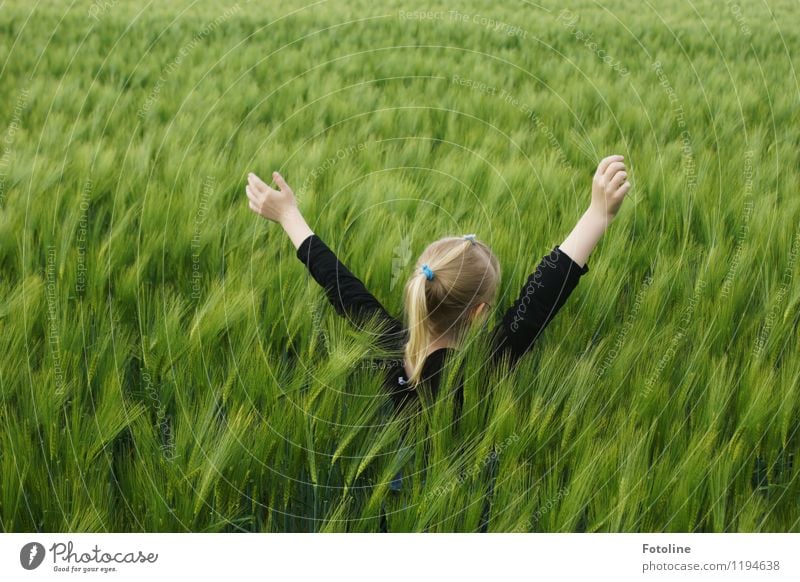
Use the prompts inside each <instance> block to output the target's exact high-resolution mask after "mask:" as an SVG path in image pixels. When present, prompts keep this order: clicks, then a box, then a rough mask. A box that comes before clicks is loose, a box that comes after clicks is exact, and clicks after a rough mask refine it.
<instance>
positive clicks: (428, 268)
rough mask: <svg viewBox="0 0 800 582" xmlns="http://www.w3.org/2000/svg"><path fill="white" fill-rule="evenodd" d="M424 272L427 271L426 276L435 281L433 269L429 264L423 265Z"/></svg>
mask: <svg viewBox="0 0 800 582" xmlns="http://www.w3.org/2000/svg"><path fill="white" fill-rule="evenodd" d="M422 272H423V273H425V278H426V279H427V280H428V281H433V271H431V268H430V267H429V266H428V265H427V264H426V265H422Z"/></svg>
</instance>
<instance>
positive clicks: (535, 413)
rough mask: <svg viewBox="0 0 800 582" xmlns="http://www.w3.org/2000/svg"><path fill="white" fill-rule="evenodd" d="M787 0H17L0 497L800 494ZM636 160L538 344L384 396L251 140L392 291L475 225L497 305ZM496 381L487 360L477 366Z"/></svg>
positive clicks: (0, 350)
mask: <svg viewBox="0 0 800 582" xmlns="http://www.w3.org/2000/svg"><path fill="white" fill-rule="evenodd" d="M797 22H800V5H798V3H797V2H796V1H792V0H768V1H766V2H763V3H756V2H752V3H750V2H741V3H736V2H717V1H711V0H699V1H691V2H689V1H684V0H669V1H667V2H659V3H652V2H644V3H637V4H636V5H635V8H634V7H633V6H632V4H631V3H629V2H623V1H621V0H593V1H589V0H580V1H572V0H571V1H569V2H567V3H566V4H565V3H564V2H561V1H558V2H556V1H555V0H541V1H538V2H528V1H519V2H518V1H511V0H503V1H500V2H497V1H489V0H469V1H466V2H461V3H459V7H458V8H457V9H454V8H451V7H450V6H447V5H445V4H444V3H440V4H424V3H420V2H416V1H414V0H409V1H407V2H395V1H386V2H369V1H367V0H352V1H348V2H345V1H342V0H329V1H326V0H321V1H317V2H311V1H310V0H309V1H308V2H297V1H295V0H290V1H287V2H277V1H269V2H257V1H255V0H253V1H250V2H247V1H243V0H241V1H240V2H238V3H223V2H212V1H208V0H198V1H194V2H188V1H183V0H181V1H177V2H163V3H157V2H130V1H128V0H96V1H94V2H88V1H85V0H76V1H69V2H67V1H66V0H54V1H52V2H46V3H30V2H22V1H20V0H10V1H9V0H6V1H5V2H2V4H0V35H2V44H0V83H2V85H1V86H2V92H3V99H2V100H0V132H2V136H0V154H2V157H1V158H0V354H1V355H0V466H1V467H2V469H1V471H2V472H1V473H0V478H1V479H2V480H1V481H0V528H2V530H3V531H6V532H35V531H50V532H62V531H77V532H105V531H112V532H114V531H130V532H165V531H174V532H184V531H196V532H220V531H222V532H233V531H259V532H262V531H266V532H287V531H288V532H309V531H313V532H345V531H350V532H378V531H389V532H409V531H410V532H453V531H455V532H477V531H489V532H574V531H579V532H632V531H640V532H662V531H667V532H733V531H742V532H761V531H770V532H798V531H800V464H799V463H798V459H797V456H798V452H800V431H799V429H800V357H799V356H798V345H800V328H799V327H798V322H800V310H798V306H800V286H798V283H797V281H798V277H800V226H799V224H800V197H799V196H798V191H800V154H799V153H798V152H800V137H798V135H799V133H798V128H800V113H799V111H800V107H798V104H799V102H800V101H799V100H800V83H799V82H798V75H797V62H796V57H797V55H798V54H800V28H798V27H797V26H796V24H792V23H797ZM611 153H620V154H623V155H624V156H625V159H626V163H627V164H628V166H629V168H630V171H631V175H632V183H633V189H632V191H631V194H630V195H629V197H628V200H627V201H626V202H625V204H624V205H623V207H622V210H621V212H620V214H619V216H618V217H617V219H616V221H615V222H614V224H613V225H612V227H611V228H610V230H609V232H608V233H607V234H606V236H605V237H604V239H603V240H602V242H601V244H600V246H599V247H598V248H597V249H596V250H595V252H594V253H593V255H592V256H591V257H590V259H589V263H588V265H589V273H588V274H587V275H586V276H585V277H584V278H582V280H581V284H580V285H579V286H578V288H577V289H576V290H575V293H574V294H573V295H572V297H571V298H570V300H569V302H568V303H567V304H566V306H565V307H564V309H563V310H562V311H561V312H560V313H559V315H558V317H557V318H556V319H555V320H554V322H553V323H552V324H551V326H550V327H548V329H547V331H546V332H545V334H544V336H543V337H542V338H541V340H540V341H539V342H538V343H537V345H536V347H535V349H534V350H533V352H532V353H531V354H530V355H528V356H527V357H526V358H525V359H524V360H523V361H522V363H521V364H520V366H519V367H518V368H517V369H516V370H514V371H512V372H511V373H509V372H508V371H506V372H502V371H500V372H495V373H491V372H488V371H487V370H486V367H485V366H482V362H483V361H484V360H482V359H481V350H480V349H479V347H475V346H480V341H478V340H477V339H476V341H475V342H471V343H470V345H469V347H467V348H466V349H465V350H464V351H463V353H462V355H463V361H464V365H466V368H467V370H468V371H469V373H468V374H467V381H466V386H465V402H464V411H463V416H462V417H461V418H460V420H458V422H455V419H454V418H453V413H452V407H451V406H450V405H449V399H450V398H451V396H450V394H451V392H450V391H449V390H448V389H447V388H448V384H447V383H445V384H444V385H443V387H442V388H443V389H442V396H441V397H440V398H439V399H438V400H437V401H435V402H431V403H429V405H428V406H426V407H425V408H424V409H423V410H421V411H418V412H417V413H415V414H407V415H405V416H399V417H395V416H392V415H391V414H390V412H391V410H390V409H389V407H388V405H389V402H388V399H387V398H386V397H385V395H384V393H383V391H382V387H381V383H380V361H379V360H376V359H375V346H374V345H373V342H372V338H373V337H374V336H373V335H372V334H371V332H372V331H373V330H370V329H355V328H353V327H352V326H350V325H349V324H348V322H347V321H346V320H343V319H341V318H338V317H337V316H336V314H335V312H334V311H333V309H332V308H331V307H330V306H329V305H328V304H327V302H326V300H325V297H324V295H323V293H322V291H321V290H320V289H319V288H318V287H317V286H316V284H315V283H314V281H313V280H312V279H311V278H310V277H309V276H308V274H307V271H306V269H305V267H304V266H303V265H302V263H301V262H300V261H299V260H297V258H296V257H295V254H294V248H293V247H292V246H291V243H290V242H289V240H288V239H287V238H286V236H285V235H284V234H283V233H282V231H281V230H280V228H279V227H278V226H277V225H275V224H271V223H268V222H267V221H265V220H262V219H260V218H259V217H256V216H255V215H254V214H253V213H252V212H250V211H249V209H248V205H247V197H246V195H245V192H244V187H245V184H246V175H247V173H248V172H250V171H254V172H256V173H259V174H260V175H263V176H268V175H269V173H270V172H271V171H272V170H278V171H280V172H281V173H282V174H283V176H285V177H286V179H287V181H288V182H289V184H291V185H292V186H293V187H294V189H295V192H296V193H297V196H298V200H299V204H300V208H301V210H302V211H303V213H304V215H305V216H306V217H307V219H308V221H309V224H310V225H311V227H312V228H313V229H314V231H315V232H316V233H318V234H319V235H320V236H321V237H322V238H323V239H324V240H325V241H326V242H327V243H328V244H329V245H330V246H331V248H332V249H334V250H335V251H336V252H337V254H338V255H339V257H340V258H341V259H342V260H343V261H344V262H345V263H346V264H347V265H348V266H349V267H350V268H351V269H352V270H353V271H354V272H355V273H356V274H357V275H358V276H359V277H360V278H361V279H362V280H363V281H364V282H365V283H366V285H367V286H368V287H369V289H370V290H371V291H372V292H373V293H374V294H375V295H376V296H377V297H378V298H379V299H380V300H381V301H382V302H383V303H384V304H385V305H386V306H387V308H388V309H389V311H390V312H392V313H393V314H396V315H400V314H401V304H402V286H403V282H404V281H405V279H406V277H408V276H409V274H410V272H411V269H413V266H414V260H415V259H416V257H417V256H418V254H419V253H420V252H421V251H422V249H423V248H425V246H427V244H428V243H429V242H431V241H433V240H435V239H437V238H439V237H442V236H445V235H450V234H463V233H477V235H478V236H479V237H480V238H481V239H482V240H484V241H486V242H487V243H488V244H489V245H491V247H492V248H493V249H494V251H495V252H496V254H497V255H498V257H499V258H500V261H501V264H502V267H503V280H502V286H501V292H500V294H501V301H500V305H498V306H496V307H495V310H496V311H497V313H496V314H495V317H499V315H500V311H501V309H502V308H503V307H504V306H507V305H508V304H510V302H511V301H512V300H513V299H514V297H516V295H517V293H518V291H519V288H520V286H521V285H522V283H523V281H524V280H525V278H526V277H527V275H528V274H529V273H530V272H531V271H532V270H533V268H534V267H535V266H536V263H537V262H538V260H539V259H540V258H541V257H542V256H543V255H545V254H546V253H547V252H549V250H550V249H551V248H552V247H553V245H555V244H558V243H560V242H561V241H562V240H563V238H564V237H565V236H566V234H567V233H568V232H569V230H570V229H571V227H572V225H573V224H574V223H575V221H576V220H577V219H578V218H579V216H580V214H581V213H582V212H583V210H584V208H585V207H586V205H588V202H589V192H590V185H591V176H592V174H593V172H594V169H595V167H596V165H597V162H598V161H599V159H600V158H602V157H604V156H605V155H608V154H611ZM486 382H488V383H489V384H490V385H491V388H490V389H488V390H487V389H486V388H483V387H482V386H483V385H484V383H486Z"/></svg>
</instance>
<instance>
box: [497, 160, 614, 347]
mask: <svg viewBox="0 0 800 582" xmlns="http://www.w3.org/2000/svg"><path fill="white" fill-rule="evenodd" d="M622 159H623V158H622V156H609V157H607V158H604V159H603V160H602V161H601V162H600V164H599V166H598V167H597V172H596V173H595V175H594V179H593V182H592V200H591V203H590V204H589V208H588V209H587V210H586V212H584V214H583V216H581V218H580V220H578V223H577V224H576V225H575V227H574V228H573V229H572V232H570V234H569V235H568V236H567V238H566V239H565V240H564V242H563V243H561V245H558V246H556V247H554V248H553V250H552V251H551V252H550V254H549V255H547V256H545V257H544V258H543V259H542V260H541V262H540V263H539V265H538V266H537V267H536V270H535V271H534V272H533V273H532V274H531V275H530V276H529V277H528V280H527V281H526V283H525V285H524V286H523V288H522V291H521V292H520V294H519V296H518V297H517V300H516V301H515V302H514V304H513V305H512V306H511V308H510V309H509V310H508V311H506V313H505V315H504V316H503V320H502V322H501V323H500V324H499V325H498V326H497V328H496V329H495V336H494V340H495V349H496V352H495V353H496V355H498V356H502V355H505V354H508V355H509V356H510V359H511V363H514V362H515V361H516V360H517V359H519V358H520V357H521V356H522V355H524V354H525V353H526V352H527V351H528V350H529V349H530V348H531V347H532V346H533V343H534V342H535V341H536V339H537V338H538V337H539V334H541V332H542V331H543V330H544V328H545V327H547V325H548V324H549V323H550V322H551V321H552V320H553V318H554V317H555V315H556V313H558V311H559V310H560V309H561V307H562V306H563V305H564V303H565V302H566V301H567V299H568V298H569V296H570V294H571V293H572V290H573V289H574V288H575V287H576V286H577V284H578V281H579V280H580V278H581V277H582V276H583V275H585V274H586V273H587V272H588V271H589V267H588V266H587V265H586V261H587V259H588V258H589V255H590V254H591V252H592V250H593V249H594V247H595V246H596V245H597V242H598V241H599V240H600V237H601V236H602V235H603V233H604V232H605V231H606V229H607V228H608V225H609V224H611V221H612V220H613V219H614V217H615V216H616V214H617V211H618V210H619V207H620V205H621V204H622V201H623V199H624V198H625V195H626V194H627V193H628V191H629V190H630V183H629V182H628V181H627V172H626V171H625V165H624V164H623V163H622Z"/></svg>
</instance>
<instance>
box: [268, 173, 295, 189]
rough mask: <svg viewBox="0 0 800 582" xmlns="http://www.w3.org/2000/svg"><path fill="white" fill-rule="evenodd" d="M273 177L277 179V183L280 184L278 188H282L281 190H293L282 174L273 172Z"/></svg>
mask: <svg viewBox="0 0 800 582" xmlns="http://www.w3.org/2000/svg"><path fill="white" fill-rule="evenodd" d="M272 179H273V180H275V183H276V184H277V185H278V188H280V190H281V192H286V191H287V190H291V188H289V184H287V183H286V180H284V179H283V176H281V175H280V174H279V173H278V172H272Z"/></svg>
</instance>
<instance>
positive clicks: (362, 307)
mask: <svg viewBox="0 0 800 582" xmlns="http://www.w3.org/2000/svg"><path fill="white" fill-rule="evenodd" d="M297 258H298V259H300V261H301V262H302V263H303V264H304V265H305V266H306V267H307V268H308V271H309V272H310V273H311V276H312V277H313V278H314V280H315V281H316V282H317V283H319V285H320V286H321V287H322V288H323V289H324V290H325V294H326V295H327V296H328V301H330V303H331V305H333V307H334V309H335V310H336V312H337V313H338V314H339V315H341V316H343V317H348V318H349V319H350V321H352V322H353V323H356V324H358V323H363V322H364V321H366V320H367V319H370V318H372V317H376V318H377V319H379V320H382V321H384V322H385V323H386V324H387V333H388V335H389V336H390V337H391V338H392V339H398V338H399V336H400V335H401V328H402V325H401V323H400V322H399V321H398V320H396V319H394V318H393V317H392V316H390V315H389V313H387V311H386V309H384V307H383V305H381V304H380V302H379V301H378V300H377V299H375V297H374V296H373V295H372V294H371V293H370V292H369V291H367V288H366V287H364V284H363V283H362V282H361V281H360V280H359V279H358V278H357V277H356V276H355V275H353V273H351V272H350V270H349V269H348V268H347V267H345V266H344V264H342V263H341V262H340V261H339V259H338V258H337V257H336V255H335V254H334V253H333V251H332V250H331V249H330V248H328V245H326V244H325V243H324V242H323V240H322V239H321V238H319V236H317V235H316V234H312V235H310V236H309V237H308V238H306V239H305V240H304V241H303V242H302V243H300V246H299V247H298V248H297Z"/></svg>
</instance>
